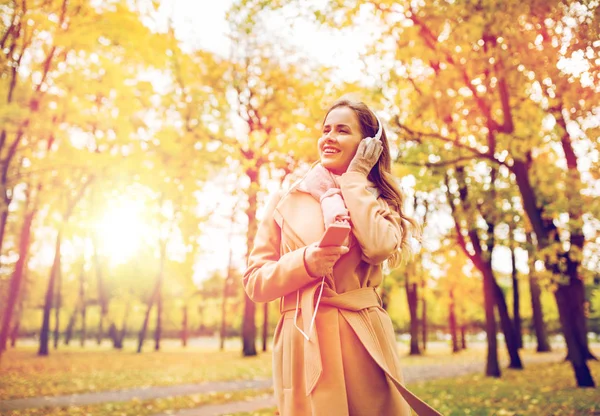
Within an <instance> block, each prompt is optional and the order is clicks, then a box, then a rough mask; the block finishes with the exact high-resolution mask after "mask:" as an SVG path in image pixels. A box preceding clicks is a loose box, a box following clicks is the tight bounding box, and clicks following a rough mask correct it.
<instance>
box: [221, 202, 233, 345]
mask: <svg viewBox="0 0 600 416" xmlns="http://www.w3.org/2000/svg"><path fill="white" fill-rule="evenodd" d="M236 211H237V203H236V204H235V205H234V207H233V210H232V211H231V218H230V222H229V224H230V227H229V241H230V244H229V259H228V261H227V276H225V281H224V282H223V300H222V302H221V330H220V331H219V338H220V339H219V350H220V351H223V350H225V339H226V338H227V295H228V294H229V286H230V285H231V284H232V283H233V244H231V241H233V225H234V223H235V214H236Z"/></svg>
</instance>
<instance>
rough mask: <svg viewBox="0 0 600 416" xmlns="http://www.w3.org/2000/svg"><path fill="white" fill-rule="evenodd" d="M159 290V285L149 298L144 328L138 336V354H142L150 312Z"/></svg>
mask: <svg viewBox="0 0 600 416" xmlns="http://www.w3.org/2000/svg"><path fill="white" fill-rule="evenodd" d="M157 290H158V283H157V284H156V285H155V288H154V290H153V291H152V295H150V297H149V298H148V305H147V307H146V315H144V322H143V324H142V328H141V329H140V333H139V335H138V348H137V352H138V354H139V353H140V352H142V346H143V345H144V340H145V339H146V331H147V330H148V321H149V319H150V312H151V311H152V306H153V305H154V298H155V297H156V293H157Z"/></svg>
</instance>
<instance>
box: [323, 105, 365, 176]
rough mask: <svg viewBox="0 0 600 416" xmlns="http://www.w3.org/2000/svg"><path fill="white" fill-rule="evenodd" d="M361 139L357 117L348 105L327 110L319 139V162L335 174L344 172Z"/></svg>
mask: <svg viewBox="0 0 600 416" xmlns="http://www.w3.org/2000/svg"><path fill="white" fill-rule="evenodd" d="M361 140H362V134H361V132H360V126H359V124H358V117H356V114H355V113H354V110H352V109H351V108H348V107H337V108H334V109H333V110H331V111H330V112H329V114H328V115H327V117H326V118H325V123H323V134H322V136H321V138H320V139H319V142H318V145H319V156H320V158H321V164H322V165H323V166H324V167H326V168H327V169H329V170H330V171H331V172H333V173H334V174H336V175H341V174H342V173H344V172H346V170H347V169H348V165H350V162H351V161H352V158H353V157H354V154H355V153H356V149H358V144H359V143H360V141H361Z"/></svg>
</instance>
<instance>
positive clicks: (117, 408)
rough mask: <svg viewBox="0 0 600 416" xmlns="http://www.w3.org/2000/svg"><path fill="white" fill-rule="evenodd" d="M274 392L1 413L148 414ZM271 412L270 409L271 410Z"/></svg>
mask: <svg viewBox="0 0 600 416" xmlns="http://www.w3.org/2000/svg"><path fill="white" fill-rule="evenodd" d="M272 394H273V390H272V389H261V390H241V391H235V392H230V393H208V394H194V395H190V396H178V397H169V398H164V399H154V400H132V401H129V402H122V403H103V404H99V405H89V406H69V407H54V408H39V409H26V410H13V411H11V412H8V413H6V414H3V416H91V415H94V416H130V415H131V416H134V415H135V416H149V415H154V414H156V413H161V412H167V411H172V412H175V411H177V410H183V409H192V408H196V407H198V406H203V405H208V404H219V403H227V402H236V401H241V400H251V399H256V398H259V397H262V396H266V395H268V396H270V395H272ZM270 414H271V415H272V414H273V412H272V411H271V413H270Z"/></svg>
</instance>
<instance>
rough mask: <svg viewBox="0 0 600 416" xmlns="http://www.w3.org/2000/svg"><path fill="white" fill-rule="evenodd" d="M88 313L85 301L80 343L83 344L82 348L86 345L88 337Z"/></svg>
mask: <svg viewBox="0 0 600 416" xmlns="http://www.w3.org/2000/svg"><path fill="white" fill-rule="evenodd" d="M86 313H87V305H86V304H85V302H84V303H83V305H81V334H80V338H79V345H81V347H82V348H83V347H84V346H85V339H86V337H87V333H86V330H87V326H86Z"/></svg>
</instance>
